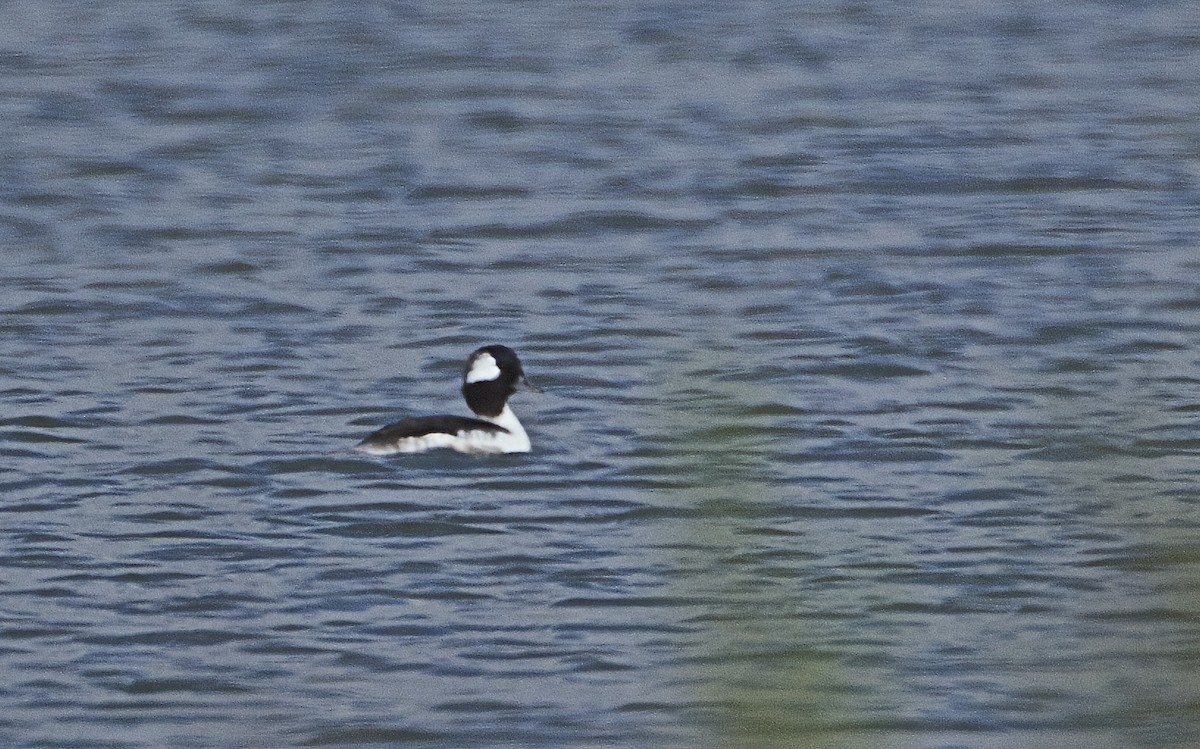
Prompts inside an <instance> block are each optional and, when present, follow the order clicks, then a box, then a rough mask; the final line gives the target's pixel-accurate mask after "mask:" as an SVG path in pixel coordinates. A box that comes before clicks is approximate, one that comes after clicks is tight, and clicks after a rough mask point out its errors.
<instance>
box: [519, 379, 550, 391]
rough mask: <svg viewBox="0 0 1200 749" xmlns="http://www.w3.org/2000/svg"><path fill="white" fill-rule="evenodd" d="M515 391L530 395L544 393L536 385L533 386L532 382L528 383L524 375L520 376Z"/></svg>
mask: <svg viewBox="0 0 1200 749" xmlns="http://www.w3.org/2000/svg"><path fill="white" fill-rule="evenodd" d="M516 389H517V390H527V391H529V392H530V393H544V392H546V391H545V390H542V389H541V388H540V387H538V386H537V385H534V384H533V383H532V382H530V381H529V380H528V379H526V378H525V375H521V379H519V380H517V386H516Z"/></svg>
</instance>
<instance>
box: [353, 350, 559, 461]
mask: <svg viewBox="0 0 1200 749" xmlns="http://www.w3.org/2000/svg"><path fill="white" fill-rule="evenodd" d="M518 390H532V391H534V392H538V393H540V392H541V390H539V389H538V388H536V387H534V386H533V385H531V384H529V381H528V380H526V379H525V372H524V371H523V370H522V369H521V360H520V359H518V358H517V353H516V352H515V351H513V350H512V349H510V348H509V347H508V346H484V347H483V348H480V349H476V350H475V352H474V353H473V354H471V356H470V358H468V359H467V366H466V367H465V368H464V369H463V380H462V394H463V398H466V400H467V405H468V406H469V407H470V408H471V410H472V411H474V412H475V416H476V417H478V418H474V419H472V418H469V417H466V416H416V417H412V418H408V419H402V420H400V421H397V422H396V423H395V424H388V425H387V426H385V427H383V428H382V429H379V430H377V431H375V432H372V433H371V434H369V435H368V436H367V438H366V439H364V440H363V441H362V442H359V443H358V444H357V445H355V446H354V449H355V450H360V451H362V452H364V453H369V454H371V455H391V454H392V453H418V452H424V451H425V450H432V449H433V448H435V447H449V448H451V449H454V450H457V451H459V452H460V453H527V452H529V435H527V434H525V428H524V427H522V426H521V422H520V421H518V420H517V415H516V414H514V413H513V412H512V409H511V408H509V407H508V398H509V396H510V395H512V394H513V393H515V392H517V391H518Z"/></svg>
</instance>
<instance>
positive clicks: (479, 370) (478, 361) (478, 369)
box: [467, 353, 500, 383]
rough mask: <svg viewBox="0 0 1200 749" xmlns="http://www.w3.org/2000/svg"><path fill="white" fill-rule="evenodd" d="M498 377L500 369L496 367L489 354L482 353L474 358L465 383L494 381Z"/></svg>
mask: <svg viewBox="0 0 1200 749" xmlns="http://www.w3.org/2000/svg"><path fill="white" fill-rule="evenodd" d="M499 376H500V367H497V366H496V360H495V359H494V358H492V355H491V354H488V353H483V354H480V355H479V356H477V357H475V361H473V362H471V369H470V371H468V372H467V382H468V383H471V382H479V381H481V380H494V379H496V378H497V377H499Z"/></svg>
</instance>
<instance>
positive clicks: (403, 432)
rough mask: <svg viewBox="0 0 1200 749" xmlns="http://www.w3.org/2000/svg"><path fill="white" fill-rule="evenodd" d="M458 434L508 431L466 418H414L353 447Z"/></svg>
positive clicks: (497, 425) (391, 443)
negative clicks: (432, 435)
mask: <svg viewBox="0 0 1200 749" xmlns="http://www.w3.org/2000/svg"><path fill="white" fill-rule="evenodd" d="M460 432H495V433H501V432H503V433H507V432H508V430H507V429H505V428H504V427H502V426H500V425H499V424H493V423H492V422H490V421H484V420H483V419H472V418H470V417H468V416H414V417H412V418H408V419H401V420H400V421H397V422H396V423H395V424H388V425H387V426H385V427H383V428H382V429H377V430H375V431H374V432H371V433H370V434H368V435H367V437H366V439H364V440H363V441H362V442H359V443H358V444H357V445H355V447H357V448H359V449H362V448H364V447H365V448H371V447H387V446H389V445H394V444H396V443H397V442H399V441H400V440H402V439H407V438H409V437H424V436H426V435H428V434H450V435H454V434H458V433H460Z"/></svg>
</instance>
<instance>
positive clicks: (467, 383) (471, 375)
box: [462, 345, 537, 416]
mask: <svg viewBox="0 0 1200 749" xmlns="http://www.w3.org/2000/svg"><path fill="white" fill-rule="evenodd" d="M536 389H537V388H535V387H533V386H532V385H530V384H529V382H528V381H526V379H525V372H524V370H522V369H521V360H520V359H518V358H517V352H515V351H513V350H512V349H510V348H509V347H508V346H499V345H492V346H484V347H483V348H480V349H476V350H475V352H474V353H472V354H471V356H470V357H469V358H468V359H467V366H466V367H465V368H464V369H463V384H462V394H463V397H464V398H466V399H467V405H468V406H469V407H470V408H471V410H472V411H474V412H475V413H477V414H479V415H480V416H499V415H500V412H501V411H503V410H504V404H505V403H507V402H508V398H509V396H510V395H512V394H513V393H515V392H517V391H518V390H536Z"/></svg>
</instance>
